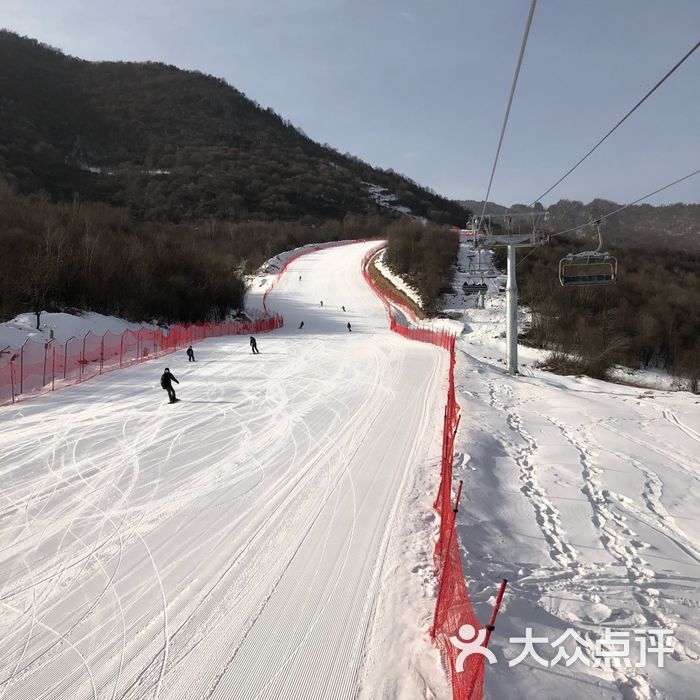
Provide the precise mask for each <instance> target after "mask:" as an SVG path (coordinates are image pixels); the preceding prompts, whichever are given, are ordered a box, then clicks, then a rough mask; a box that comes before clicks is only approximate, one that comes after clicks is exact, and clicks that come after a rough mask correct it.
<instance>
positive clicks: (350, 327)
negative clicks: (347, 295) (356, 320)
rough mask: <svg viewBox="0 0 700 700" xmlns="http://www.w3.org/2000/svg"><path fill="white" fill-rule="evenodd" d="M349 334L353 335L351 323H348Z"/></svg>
mask: <svg viewBox="0 0 700 700" xmlns="http://www.w3.org/2000/svg"><path fill="white" fill-rule="evenodd" d="M348 333H352V326H351V325H350V321H348Z"/></svg>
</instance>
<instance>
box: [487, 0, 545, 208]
mask: <svg viewBox="0 0 700 700" xmlns="http://www.w3.org/2000/svg"><path fill="white" fill-rule="evenodd" d="M536 4H537V0H532V2H531V3H530V12H529V14H528V16H527V23H526V24H525V33H524V34H523V40H522V43H521V44H520V54H519V55H518V63H517V65H516V67H515V74H514V75H513V84H512V85H511V88H510V97H509V98H508V107H507V108H506V113H505V116H504V118H503V126H502V127H501V136H500V138H499V139H498V148H497V149H496V157H495V159H494V161H493V168H491V178H490V179H489V186H488V188H487V190H486V197H485V198H484V206H483V208H482V210H481V217H480V219H479V220H480V221H481V220H483V218H484V214H485V213H486V205H487V203H488V201H489V194H491V185H492V184H493V176H494V175H495V173H496V165H497V164H498V157H499V156H500V154H501V146H502V145H503V137H504V136H505V133H506V126H507V125H508V116H509V115H510V107H511V105H512V104H513V96H514V95H515V86H516V85H517V83H518V76H519V75H520V66H521V65H522V62H523V56H524V55H525V46H526V45H527V38H528V35H529V34H530V26H531V24H532V17H533V15H534V14H535V5H536Z"/></svg>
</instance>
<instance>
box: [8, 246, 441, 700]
mask: <svg viewBox="0 0 700 700" xmlns="http://www.w3.org/2000/svg"><path fill="white" fill-rule="evenodd" d="M373 245H375V243H368V244H358V245H354V246H348V247H343V248H335V249H329V250H326V251H322V252H316V253H312V254H309V255H308V256H305V257H303V258H301V259H300V260H298V261H296V262H295V263H293V265H292V267H291V269H290V271H289V272H288V273H287V274H286V275H285V276H284V277H283V278H282V281H281V282H280V283H279V284H278V286H277V287H276V288H275V290H274V292H273V293H272V294H271V295H270V297H269V299H268V306H270V308H271V309H272V310H274V311H279V312H281V313H282V314H284V317H285V320H286V326H285V328H283V329H281V330H279V331H276V332H274V333H272V334H267V335H262V336H260V337H259V338H258V345H259V348H260V350H261V354H260V355H259V356H253V355H251V354H250V352H249V348H248V343H247V338H239V337H231V338H221V339H209V340H207V341H204V342H202V343H200V344H198V345H197V346H195V352H196V355H197V360H198V361H197V363H195V364H187V363H186V362H185V356H184V353H183V354H179V355H174V356H169V357H168V358H163V359H162V360H159V361H157V362H147V363H144V364H143V365H139V366H136V367H132V368H129V369H125V370H122V371H119V372H114V373H110V374H108V375H105V376H101V377H98V378H95V379H94V380H92V381H90V382H87V383H85V384H83V385H80V386H76V387H71V388H67V389H64V390H62V391H60V392H56V393H54V394H51V395H48V396H45V397H42V398H40V399H36V400H28V401H26V402H23V403H21V404H19V405H18V406H16V407H7V408H4V409H0V425H1V429H0V474H1V478H2V481H1V482H0V483H1V495H2V503H0V553H1V554H0V611H1V612H0V639H2V645H1V646H0V673H1V676H0V698H7V699H11V700H36V699H37V698H42V699H49V698H71V700H80V699H82V698H87V699H93V698H100V699H102V698H105V699H116V698H124V699H126V698H156V697H159V698H168V699H171V698H173V699H175V698H178V699H179V698H183V699H184V698H191V699H197V700H201V699H203V698H227V699H228V698H240V699H241V700H253V699H254V698H285V699H286V698H298V699H302V700H303V699H309V700H311V699H312V698H313V699H316V698H333V699H336V698H354V697H362V698H367V699H370V698H371V699H374V698H382V697H383V698H406V699H410V698H416V697H440V698H444V697H447V696H448V693H449V690H448V688H447V684H446V681H445V678H444V675H443V672H442V670H441V668H440V664H439V660H438V658H437V654H436V653H435V651H434V649H433V648H432V647H431V645H430V643H429V641H428V637H427V634H426V632H427V629H428V626H429V624H430V619H431V613H432V606H433V598H432V596H433V594H434V589H433V585H434V584H433V582H432V580H431V576H430V564H431V554H432V544H433V542H434V536H435V522H434V517H433V515H432V512H431V509H430V504H431V501H432V498H433V496H434V493H435V490H436V488H437V476H438V467H437V463H438V460H439V451H440V448H439V437H440V427H441V415H442V404H443V401H444V391H445V380H446V368H447V354H446V353H445V352H444V351H441V350H439V349H437V348H435V347H432V346H430V345H425V344H420V343H412V342H409V341H406V340H404V339H402V338H400V337H398V336H396V335H394V334H391V333H389V332H388V330H387V318H386V313H385V311H384V308H383V306H382V304H381V303H380V302H379V301H378V300H377V299H376V297H375V296H374V295H373V294H372V293H371V292H370V291H369V290H368V289H367V287H366V286H365V284H364V282H363V280H362V278H361V276H360V273H359V263H360V259H361V258H362V255H363V253H364V251H365V250H367V249H368V248H369V247H372V246H373ZM299 275H303V281H299V279H298V276H299ZM260 293H261V289H260V288H259V289H257V290H255V291H253V293H252V297H253V300H252V302H253V304H254V303H255V297H256V294H257V295H259V294H260ZM321 299H323V300H324V306H323V308H321V307H320V300H321ZM342 304H344V305H345V306H346V308H347V312H343V311H342V310H341V308H340V307H341V305H342ZM302 320H303V321H304V324H305V325H304V329H303V330H298V325H299V323H300V322H301V321H302ZM348 321H349V322H351V323H352V333H349V332H348V330H347V328H346V323H347V322H348ZM165 364H168V365H169V367H170V368H171V370H172V371H173V372H174V374H175V376H176V377H177V378H178V379H179V380H180V385H179V386H177V387H176V389H177V391H178V395H179V396H180V397H181V398H182V401H181V403H179V404H177V405H174V406H170V405H167V403H166V402H165V400H164V398H165V395H164V392H163V391H162V390H161V389H160V388H159V386H158V378H159V375H160V373H161V371H162V368H163V366H164V365H165Z"/></svg>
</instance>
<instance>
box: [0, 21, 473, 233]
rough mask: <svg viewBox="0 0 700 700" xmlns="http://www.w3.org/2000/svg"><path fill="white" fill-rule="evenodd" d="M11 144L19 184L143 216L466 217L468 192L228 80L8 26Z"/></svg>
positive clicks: (6, 101)
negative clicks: (461, 199) (347, 149)
mask: <svg viewBox="0 0 700 700" xmlns="http://www.w3.org/2000/svg"><path fill="white" fill-rule="evenodd" d="M0 143H2V148H0V177H4V179H5V180H7V181H8V182H9V183H10V184H11V185H12V186H13V187H15V188H16V189H17V190H18V191H19V192H20V193H23V194H27V193H30V192H34V191H38V190H44V191H46V192H48V193H49V194H50V195H51V196H52V197H53V198H54V199H57V200H63V201H66V200H67V201H70V200H71V199H73V198H74V197H75V196H76V193H78V195H79V196H80V197H82V198H87V199H93V200H98V201H104V202H107V203H108V204H111V205H113V206H119V207H126V208H128V209H129V211H130V213H131V214H132V215H133V216H134V217H135V218H136V219H138V220H146V221H169V222H174V223H178V222H180V221H196V220H203V219H209V218H219V219H224V220H228V221H247V220H275V219H278V220H287V221H291V220H304V219H306V220H307V221H308V222H309V223H311V222H313V221H323V220H327V219H332V218H342V216H344V215H345V214H348V213H350V214H375V213H384V214H388V215H391V216H395V215H398V214H400V213H401V212H402V211H404V210H410V212H411V213H412V214H413V215H415V216H416V217H419V218H426V219H430V220H433V221H435V222H436V223H445V224H448V223H449V224H459V223H460V222H461V220H462V219H463V217H464V214H463V211H462V208H461V207H460V205H459V204H458V203H457V202H455V201H453V200H449V199H446V198H444V197H441V196H440V195H438V194H436V193H435V192H433V191H432V190H430V189H428V188H425V187H421V186H420V185H418V184H417V183H415V182H414V181H413V180H411V179H410V178H407V177H404V176H401V175H399V174H397V173H395V172H394V171H393V170H391V169H382V168H377V167H373V166H371V165H369V164H367V163H365V162H363V161H362V160H360V159H359V158H356V157H354V156H352V155H350V154H341V153H339V152H338V151H336V150H334V149H332V148H330V147H327V146H325V145H321V144H319V143H317V142H315V141H313V140H312V139H310V138H309V137H307V136H306V135H305V134H304V133H303V132H302V131H301V130H300V129H298V128H296V127H294V126H293V125H292V124H291V122H289V121H288V120H285V119H283V118H282V117H281V116H280V115H278V114H277V113H275V112H274V111H273V110H272V109H271V108H266V109H264V108H262V107H260V105H258V104H257V103H256V102H254V101H253V100H251V99H249V98H248V97H246V96H245V95H244V94H243V93H242V92H240V91H239V90H237V89H236V88H235V87H233V86H231V85H229V84H227V83H226V82H225V81H224V80H223V79H220V78H216V77H213V76H209V75H206V74H204V73H200V72H197V71H188V70H182V69H180V68H177V67H175V66H171V65H167V64H164V63H153V62H145V63H137V62H114V61H105V62H91V61H86V60H83V59H80V58H74V57H72V56H68V55H66V54H64V53H63V52H61V51H60V50H58V49H54V48H53V47H49V46H47V45H45V44H41V43H40V42H38V41H36V40H33V39H29V38H26V37H20V36H19V35H17V34H14V33H13V32H9V31H6V30H2V31H0ZM369 185H372V186H374V187H375V188H378V191H381V192H386V193H388V195H389V196H390V197H392V198H393V199H392V200H391V203H390V204H387V201H386V198H384V199H382V200H381V201H380V198H378V197H377V196H376V190H375V192H372V191H371V189H370V187H369Z"/></svg>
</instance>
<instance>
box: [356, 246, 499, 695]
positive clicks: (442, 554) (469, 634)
mask: <svg viewBox="0 0 700 700" xmlns="http://www.w3.org/2000/svg"><path fill="white" fill-rule="evenodd" d="M383 245H384V244H381V245H378V246H377V247H376V248H373V249H372V250H370V251H369V252H368V253H367V254H366V255H365V257H364V258H363V261H362V274H363V276H364V278H365V281H366V282H367V284H368V285H369V286H370V288H371V289H372V290H373V291H374V293H375V294H376V295H377V296H378V297H379V298H380V299H381V300H382V302H383V303H384V306H385V307H386V309H387V312H388V314H389V324H390V325H389V327H390V329H391V330H392V331H393V332H395V333H398V334H399V335H401V336H403V337H404V338H409V339H411V340H417V341H420V342H423V343H431V344H433V345H437V346H439V347H441V348H445V349H446V350H447V351H448V352H449V353H450V372H449V385H448V389H447V402H446V405H445V414H444V425H443V433H442V456H441V460H440V463H441V467H440V468H441V472H440V486H439V488H438V493H437V498H436V499H435V503H434V504H433V507H434V508H435V510H436V511H437V512H438V514H439V515H440V532H439V535H438V539H437V542H436V543H435V551H434V554H433V557H434V564H435V575H436V576H437V578H438V594H437V599H436V601H435V613H434V617H433V626H432V627H431V629H430V636H431V637H432V639H433V640H434V641H435V643H436V645H437V647H438V648H439V649H440V653H441V656H442V659H443V662H444V664H445V667H446V669H447V672H448V675H449V677H450V682H451V684H452V697H453V699H454V700H481V697H482V689H483V679H484V657H483V655H482V654H478V653H471V654H469V655H466V658H464V659H460V658H459V656H460V652H461V648H460V647H459V646H455V645H454V644H452V642H451V641H450V638H456V641H458V642H469V641H472V640H473V639H475V638H476V635H478V634H483V632H481V630H484V625H482V624H481V623H480V622H479V620H478V618H477V617H476V614H475V613H474V609H473V608H472V605H471V602H470V600H469V593H468V591H467V586H466V583H465V581H464V573H463V571H462V561H461V559H460V556H459V543H458V541H457V534H456V532H455V514H456V511H457V504H456V503H455V504H454V506H453V504H452V463H453V460H454V442H455V436H456V434H457V426H458V425H459V405H458V404H457V400H456V397H455V382H454V367H455V336H454V335H452V334H451V333H447V332H445V331H434V330H432V329H428V328H420V327H415V326H409V325H408V324H407V323H405V322H403V321H402V320H401V319H400V317H399V316H397V314H396V312H395V307H397V306H398V307H399V308H400V309H401V311H402V313H406V312H409V313H410V310H408V309H406V307H405V306H404V305H403V303H402V300H401V298H400V297H399V296H398V295H392V294H391V293H387V292H385V291H384V290H380V289H379V288H378V287H377V285H376V284H375V283H374V282H373V280H372V279H371V277H370V276H369V273H368V272H367V264H368V263H369V260H370V258H371V257H372V256H373V255H374V254H375V253H376V252H377V251H379V250H380V249H381V248H382V246H383ZM390 302H391V303H390ZM466 625H471V627H472V628H473V629H471V630H470V629H468V627H465V626H466ZM487 641H488V637H486V638H485V641H484V642H483V644H484V645H486V643H487ZM460 662H461V664H460Z"/></svg>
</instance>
